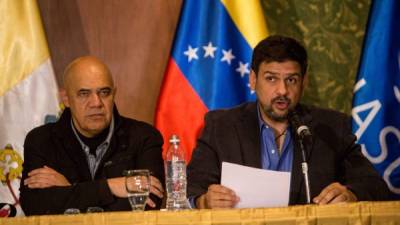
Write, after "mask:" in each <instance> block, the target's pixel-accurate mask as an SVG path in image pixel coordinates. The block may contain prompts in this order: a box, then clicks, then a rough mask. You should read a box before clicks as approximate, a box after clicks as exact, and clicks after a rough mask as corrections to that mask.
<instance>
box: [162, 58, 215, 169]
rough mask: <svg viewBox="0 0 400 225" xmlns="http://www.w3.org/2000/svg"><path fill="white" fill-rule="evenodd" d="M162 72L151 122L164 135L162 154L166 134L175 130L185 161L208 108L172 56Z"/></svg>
mask: <svg viewBox="0 0 400 225" xmlns="http://www.w3.org/2000/svg"><path fill="white" fill-rule="evenodd" d="M165 74H166V75H165V77H164V81H163V84H162V87H161V92H160V96H159V99H158V105H157V111H156V118H155V126H156V127H157V128H158V129H159V130H160V132H161V133H162V135H163V137H164V146H163V149H164V150H163V157H164V155H165V152H166V150H167V148H168V147H169V143H168V140H169V138H170V137H171V135H172V134H176V135H178V136H179V138H180V140H181V147H183V148H184V149H185V152H186V154H185V159H186V162H189V161H190V159H191V156H192V151H193V148H194V147H195V144H196V139H197V137H198V135H199V132H200V131H201V129H202V127H203V123H204V121H203V118H204V114H205V113H206V112H207V111H208V109H207V107H206V106H205V105H204V103H203V102H202V101H201V99H200V97H199V96H198V94H197V93H196V91H195V90H194V89H193V88H192V86H191V85H190V83H189V82H188V81H187V79H186V78H185V76H184V75H183V74H182V72H181V70H180V69H179V67H178V65H177V64H176V63H175V61H174V60H173V59H172V58H171V59H170V60H169V62H168V67H167V71H166V73H165Z"/></svg>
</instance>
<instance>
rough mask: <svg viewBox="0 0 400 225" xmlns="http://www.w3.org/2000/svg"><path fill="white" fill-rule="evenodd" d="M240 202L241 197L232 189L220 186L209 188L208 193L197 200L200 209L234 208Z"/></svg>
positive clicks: (215, 185) (214, 185)
mask: <svg viewBox="0 0 400 225" xmlns="http://www.w3.org/2000/svg"><path fill="white" fill-rule="evenodd" d="M238 202H239V197H238V196H236V194H235V192H234V191H232V190H231V189H229V188H227V187H224V186H222V185H219V184H212V185H210V186H209V187H208V190H207V193H205V194H203V195H201V196H200V197H199V198H198V199H197V200H196V206H197V208H199V209H214V208H233V207H234V206H235V205H236V204H237V203H238Z"/></svg>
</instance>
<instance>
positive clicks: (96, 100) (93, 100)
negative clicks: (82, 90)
mask: <svg viewBox="0 0 400 225" xmlns="http://www.w3.org/2000/svg"><path fill="white" fill-rule="evenodd" d="M89 105H90V106H92V107H99V106H102V105H103V101H102V99H101V98H100V96H99V94H98V93H92V94H91V95H90V99H89Z"/></svg>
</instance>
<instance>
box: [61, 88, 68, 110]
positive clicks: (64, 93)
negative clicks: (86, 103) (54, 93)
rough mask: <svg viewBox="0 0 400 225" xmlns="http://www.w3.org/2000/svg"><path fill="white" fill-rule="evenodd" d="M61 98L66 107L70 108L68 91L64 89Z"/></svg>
mask: <svg viewBox="0 0 400 225" xmlns="http://www.w3.org/2000/svg"><path fill="white" fill-rule="evenodd" d="M60 97H61V101H62V102H63V104H64V106H65V107H69V99H68V95H67V91H66V90H65V89H64V88H62V89H61V90H60Z"/></svg>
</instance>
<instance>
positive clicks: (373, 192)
mask: <svg viewBox="0 0 400 225" xmlns="http://www.w3.org/2000/svg"><path fill="white" fill-rule="evenodd" d="M297 110H298V111H299V114H300V117H301V118H303V120H304V122H305V124H306V125H307V126H308V127H309V128H310V130H311V132H312V134H313V143H312V144H311V145H312V146H311V148H310V149H309V150H308V152H307V159H308V164H309V165H308V167H309V179H310V189H311V197H312V198H313V197H315V196H317V195H318V194H319V193H320V192H321V191H322V189H323V188H325V187H326V186H327V185H329V184H331V183H333V182H340V183H341V184H344V185H346V186H347V187H348V188H350V189H351V190H352V191H353V192H354V194H355V195H356V196H357V198H358V200H385V199H387V198H388V195H389V191H388V188H387V186H386V184H385V182H384V181H383V180H382V179H381V178H380V177H379V175H378V174H377V173H376V171H375V170H374V169H373V167H372V165H371V164H370V163H369V161H368V160H367V159H366V158H365V157H364V156H363V155H362V154H361V152H360V146H359V145H358V144H355V141H356V137H355V136H354V135H353V134H352V133H351V128H350V120H349V118H348V117H347V116H346V115H345V114H342V113H339V112H335V111H332V110H326V109H320V108H316V107H310V106H304V105H299V106H298V107H297ZM292 132H293V131H292ZM292 136H293V137H294V136H295V135H292ZM295 143H298V142H297V141H296V140H295ZM223 161H226V162H231V163H237V164H241V165H245V166H251V167H255V168H261V148H260V128H259V123H258V116H257V107H256V103H246V104H243V105H240V106H238V107H236V108H233V109H228V110H217V111H212V112H209V113H207V114H206V116H205V127H204V130H203V133H202V135H201V137H200V138H199V139H198V141H197V146H196V148H195V150H194V152H193V155H192V160H191V162H190V164H189V166H188V195H189V196H190V197H197V196H200V195H201V194H203V193H205V192H207V188H208V186H209V185H211V184H219V183H220V180H221V165H222V162H223ZM303 182H304V180H303V176H302V173H301V151H300V148H299V146H298V144H295V148H294V152H293V166H292V172H291V184H290V195H289V204H290V205H293V204H304V203H306V194H305V188H304V183H303ZM266 191H268V190H266Z"/></svg>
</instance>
